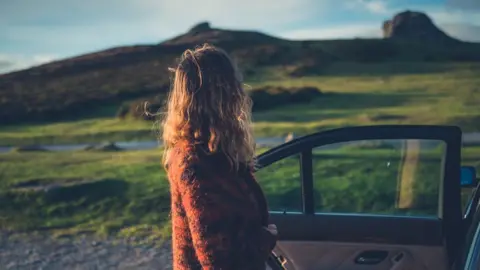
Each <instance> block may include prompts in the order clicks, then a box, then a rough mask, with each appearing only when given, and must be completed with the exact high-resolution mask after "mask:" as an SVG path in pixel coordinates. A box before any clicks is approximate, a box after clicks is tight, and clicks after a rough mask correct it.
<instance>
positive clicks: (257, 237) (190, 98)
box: [163, 45, 276, 270]
mask: <svg viewBox="0 0 480 270" xmlns="http://www.w3.org/2000/svg"><path fill="white" fill-rule="evenodd" d="M250 112H251V100H250V98H249V97H248V95H247V94H246V93H245V91H244V89H243V88H242V83H241V79H240V77H239V73H238V71H237V68H236V67H235V66H234V65H233V63H232V61H231V59H230V58H229V56H228V55H227V54H226V53H225V52H224V51H222V50H220V49H218V48H215V47H213V46H210V45H204V46H203V47H200V48H197V49H195V50H194V51H192V50H187V51H185V52H184V53H183V55H182V57H181V59H180V63H179V65H178V67H177V68H176V70H175V79H174V82H173V89H172V91H171V93H170V97H169V100H168V104H167V114H166V118H165V120H164V123H163V141H164V147H165V156H164V165H165V167H166V169H167V172H168V178H169V181H170V192H171V198H172V199H171V200H172V201H171V208H172V231H173V239H172V244H173V256H174V259H173V264H174V265H173V266H174V269H224V270H229V269H265V262H266V260H267V258H268V256H269V254H270V252H271V251H272V249H273V247H274V246H275V243H276V227H275V225H268V210H267V204H266V200H265V197H264V195H263V192H262V190H261V189H260V186H259V185H258V183H257V182H256V181H255V179H254V176H253V168H254V165H255V164H254V154H255V153H254V152H255V151H254V150H255V141H254V138H253V134H252V129H251V122H250Z"/></svg>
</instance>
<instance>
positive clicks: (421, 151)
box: [312, 139, 445, 217]
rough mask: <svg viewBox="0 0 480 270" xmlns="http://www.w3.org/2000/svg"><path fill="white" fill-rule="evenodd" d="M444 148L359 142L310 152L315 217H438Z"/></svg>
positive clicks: (423, 143)
mask: <svg viewBox="0 0 480 270" xmlns="http://www.w3.org/2000/svg"><path fill="white" fill-rule="evenodd" d="M444 151H445V143H444V142H442V141H435V140H416V139H415V140H413V139H411V140H407V139H398V140H362V141H352V142H348V143H335V144H331V145H328V146H322V147H317V148H314V149H313V151H312V166H313V168H312V171H313V186H314V201H315V213H355V214H381V215H395V216H398V215H400V216H405V215H407V216H431V217H437V216H438V215H439V202H440V199H441V198H440V189H441V188H440V187H441V185H442V177H443V176H442V171H443V158H442V157H443V156H444Z"/></svg>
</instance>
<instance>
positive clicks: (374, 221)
mask: <svg viewBox="0 0 480 270" xmlns="http://www.w3.org/2000/svg"><path fill="white" fill-rule="evenodd" d="M374 140H397V141H394V142H393V143H391V145H389V146H388V147H391V149H394V150H392V151H390V152H392V153H401V155H399V156H398V157H396V159H395V160H393V159H392V156H388V155H385V153H387V152H388V151H387V150H385V151H383V150H382V151H383V152H382V151H381V150H378V151H377V150H375V151H377V152H375V151H373V152H372V151H370V150H365V151H363V152H362V153H370V156H369V158H368V159H367V158H365V160H366V161H365V162H364V163H365V164H366V166H365V168H364V167H362V168H360V169H359V170H358V172H359V173H353V175H363V176H365V175H368V176H370V175H371V176H372V181H370V179H369V178H368V177H363V178H362V179H359V180H358V181H356V179H355V177H353V178H352V173H350V175H349V174H348V173H349V172H350V171H351V172H356V171H352V168H353V167H352V166H354V165H355V164H357V165H358V164H360V165H362V159H363V158H364V157H366V156H355V153H358V151H357V150H355V149H354V148H345V149H343V148H341V147H337V148H338V149H340V150H338V151H339V152H338V151H337V150H335V149H336V146H335V144H338V143H349V142H358V141H367V142H370V141H374ZM402 140H403V141H405V143H403V141H402ZM416 140H422V143H423V144H424V145H426V146H427V148H428V147H430V146H429V144H431V142H430V141H440V142H443V143H444V145H445V147H444V150H442V151H443V154H444V156H442V158H441V160H440V159H438V158H437V159H434V160H433V161H432V160H429V159H431V157H429V156H428V155H426V154H425V155H423V153H419V149H420V148H419V143H418V141H416ZM395 143H396V144H397V145H395ZM460 146H461V131H460V130H459V129H458V128H456V127H443V126H371V127H353V128H343V129H338V130H333V131H328V132H323V133H317V134H313V135H310V136H306V137H302V138H299V139H296V140H293V141H290V142H289V143H286V144H284V145H282V146H280V147H277V148H274V149H271V150H269V151H267V152H265V153H264V154H262V155H260V156H259V158H258V165H259V166H258V167H259V171H258V172H257V175H259V174H260V179H259V182H260V183H261V184H262V178H265V177H262V174H263V176H265V175H266V177H267V178H268V176H269V175H275V177H278V178H279V179H278V180H279V181H281V180H282V179H289V180H292V181H299V183H298V185H297V186H296V187H295V191H294V190H293V188H291V189H288V188H287V187H284V188H283V190H284V192H283V193H281V192H280V193H277V194H275V196H276V197H275V199H270V200H269V204H270V205H273V206H274V207H273V208H274V209H272V210H274V211H272V212H271V213H270V214H271V222H272V223H275V224H277V227H278V230H279V239H280V241H279V243H278V245H277V247H276V249H275V253H277V255H279V256H280V257H282V256H283V257H284V258H286V266H287V269H340V270H344V269H440V270H441V269H447V268H446V267H447V265H451V263H452V261H453V259H454V258H455V256H456V250H458V245H459V243H460V241H461V240H460V238H461V237H462V236H463V232H462V231H461V230H458V228H460V227H459V225H460V224H461V222H462V221H461V212H462V211H461V205H460V182H459V168H460ZM317 147H323V148H322V149H323V150H324V153H323V154H318V153H315V151H314V149H316V148H317ZM362 147H363V146H362ZM427 148H425V149H427ZM430 148H431V149H433V150H432V153H433V152H434V151H436V150H435V149H436V148H434V146H432V147H430ZM430 148H428V149H430ZM325 149H326V150H325ZM331 149H334V151H337V152H338V153H341V155H339V154H338V153H337V152H335V155H332V154H331V153H330V152H329V151H330V150H331ZM351 149H353V150H351ZM379 149H380V148H379ZM405 149H406V150H405ZM420 150H421V149H420ZM332 151H333V150H332ZM356 151H357V152H356ZM429 151H430V150H428V151H427V150H425V151H424V152H425V153H427V152H428V153H430V152H429ZM325 153H327V154H325ZM435 153H436V152H435ZM338 158H343V160H342V159H338ZM337 159H338V160H337ZM315 160H317V161H318V162H324V164H323V165H318V164H316V163H315V162H317V161H315ZM419 160H420V161H419ZM342 162H343V163H342ZM355 162H356V163H355ZM382 162H383V163H382ZM419 162H420V165H422V166H423V168H418V166H419V165H418V164H419ZM429 162H430V163H431V164H430V163H429ZM432 162H433V163H432ZM287 163H288V164H287ZM294 163H298V173H295V172H294V171H293V170H291V169H289V170H287V169H285V168H286V167H285V166H287V167H288V166H292V164H294ZM384 163H385V164H388V165H387V167H388V166H390V164H395V166H391V167H392V168H390V167H388V168H387V169H385V168H380V167H381V166H383V165H382V164H384ZM275 164H277V165H278V164H280V166H279V167H278V168H274V169H270V170H269V167H274V166H271V165H275ZM325 164H326V165H325ZM352 164H353V165H352ZM432 164H435V166H432ZM283 165H284V166H283ZM340 165H341V166H340ZM357 165H355V166H357ZM367 165H368V166H367ZM282 166H283V167H282ZM329 166H330V167H329ZM342 166H343V167H342ZM349 166H350V167H349ZM362 166H363V165H362ZM357 167H358V166H357ZM367 167H368V168H367ZM420 167H421V166H420ZM289 168H290V167H289ZM355 168H356V167H355ZM432 168H435V169H437V168H439V169H441V173H438V175H439V176H440V175H441V179H439V180H438V185H439V187H438V189H437V190H435V189H433V190H434V191H435V192H437V193H438V194H437V193H435V192H433V193H432V192H430V193H431V194H430V193H428V194H427V193H425V194H426V195H432V194H433V195H435V196H437V195H438V203H436V204H432V198H433V197H432V196H433V195H432V196H430V198H429V200H426V199H425V201H427V202H426V203H424V204H423V205H422V196H417V197H415V198H414V199H412V198H409V196H410V195H411V194H410V193H412V192H414V191H415V187H416V186H422V185H423V186H424V187H423V188H424V189H425V185H426V186H427V187H428V186H429V185H427V184H428V183H426V179H423V178H428V177H429V176H430V174H429V173H428V172H429V170H432ZM281 169H284V170H285V173H284V175H281V173H280V172H281ZM357 169H358V168H357ZM325 170H333V171H335V170H337V171H336V172H335V173H333V174H332V173H330V174H328V175H329V176H332V175H333V176H332V177H330V178H332V179H326V178H328V177H325V174H322V172H323V171H325ZM349 170H350V171H349ZM419 170H420V171H422V173H423V174H418V173H417V175H416V176H415V175H414V174H413V173H412V172H415V171H419ZM425 170H426V174H425ZM279 173H280V175H279ZM375 173H377V175H376V174H375ZM375 175H376V178H375V177H373V176H375ZM378 175H380V176H382V177H384V178H385V179H383V178H382V179H378ZM392 175H398V177H397V179H395V181H397V182H398V183H396V182H395V183H393V182H392V183H390V182H388V181H392V179H391V178H392ZM348 177H350V179H346V178H348ZM359 178H361V177H359ZM412 179H413V180H415V181H412ZM347 180H348V181H347ZM424 180H425V181H424ZM274 181H275V179H270V182H269V183H271V182H274ZM362 181H363V182H362ZM360 182H361V185H360V186H358V185H357V187H356V188H357V189H359V190H362V188H363V191H365V190H366V191H365V192H367V191H368V192H370V193H372V194H373V195H371V197H372V198H370V199H371V200H372V201H371V202H368V200H366V201H367V202H365V200H363V199H362V198H363V197H366V196H360V195H362V194H369V193H362V194H360V195H359V194H356V193H355V192H353V193H352V189H355V188H354V186H355V184H358V183H360ZM384 182H385V183H388V185H390V186H389V187H388V188H390V189H389V190H390V193H389V194H390V196H396V197H397V198H396V201H393V200H387V201H389V203H390V204H389V205H385V203H383V204H382V203H378V205H376V204H377V203H376V199H375V198H382V194H381V193H382V192H376V190H375V186H373V188H372V189H370V190H367V189H365V188H364V187H365V186H367V185H370V184H372V183H373V184H372V185H383V186H385V185H386V184H382V183H384ZM417 182H418V183H417ZM424 182H425V183H424ZM265 183H266V182H265ZM285 185H286V184H284V186H285ZM335 185H337V186H335ZM338 185H344V187H343V188H344V189H339V188H338ZM345 185H346V186H345ZM348 185H350V186H348ZM394 185H397V186H398V187H397V186H394ZM395 188H396V190H397V191H398V192H397V193H398V194H394V192H393V191H392V190H393V189H395ZM265 189H266V190H267V192H266V193H267V197H269V196H268V195H269V190H268V183H267V184H265ZM276 189H278V187H276ZM270 190H275V189H274V188H271V189H270ZM412 190H413V191H412ZM425 190H426V189H425ZM354 191H355V190H354ZM363 191H362V192H363ZM457 191H458V192H457ZM322 192H323V193H322ZM357 193H358V192H357ZM343 194H346V195H345V196H344V197H346V198H342V196H343ZM347 194H350V195H347ZM392 194H394V195H392ZM405 194H407V195H405ZM409 194H410V195H409ZM367 197H368V196H367ZM427 197H428V196H427ZM270 198H274V197H273V196H270ZM399 198H400V199H399ZM343 199H344V200H345V202H344V203H343V204H337V205H335V201H336V200H343ZM279 201H283V202H285V205H286V207H284V208H282V207H283V206H282V205H278V207H277V205H275V204H278V202H279ZM332 202H333V203H332ZM348 202H352V203H351V204H349V203H348ZM371 205H373V206H371ZM425 205H426V206H428V207H430V208H428V209H426V208H425ZM370 206H371V207H370ZM422 207H423V208H422ZM434 207H438V211H437V208H434ZM371 209H374V210H375V209H377V210H378V211H377V210H375V211H377V212H379V213H380V214H378V213H376V212H375V211H373V210H372V211H370V210H371ZM427 210H428V211H427ZM389 211H390V212H389ZM429 211H430V212H429ZM433 212H435V216H434V215H432V213H433ZM437 212H438V215H437ZM382 213H386V214H382ZM392 213H394V214H392ZM372 250H373V251H379V253H378V254H386V257H385V258H384V259H383V260H381V262H378V263H376V264H374V265H367V264H359V263H355V256H357V255H358V254H360V253H362V252H366V251H367V253H366V254H370V253H368V251H372ZM382 252H383V253H382ZM372 254H376V253H372ZM399 254H403V255H399ZM396 256H401V258H400V259H399V260H398V261H395V260H394V258H397V257H396Z"/></svg>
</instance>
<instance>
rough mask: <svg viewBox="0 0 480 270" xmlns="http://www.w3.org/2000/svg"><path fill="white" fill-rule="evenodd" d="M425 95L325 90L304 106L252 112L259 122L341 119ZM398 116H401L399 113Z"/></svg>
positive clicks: (416, 92) (404, 103) (425, 97)
mask: <svg viewBox="0 0 480 270" xmlns="http://www.w3.org/2000/svg"><path fill="white" fill-rule="evenodd" d="M428 98H431V96H430V95H428V94H425V93H423V92H422V90H420V89H418V90H416V89H414V90H411V91H408V92H401V93H353V92H351V93H326V94H324V95H323V96H321V97H319V98H316V99H315V100H314V101H312V102H311V103H309V104H306V105H303V106H295V105H294V106H292V107H291V108H288V109H287V108H283V109H276V110H274V111H271V112H265V113H262V112H259V113H258V114H256V115H254V120H255V121H260V122H263V121H269V122H310V121H315V120H322V119H326V118H342V117H345V116H348V115H357V114H359V113H361V112H359V111H362V110H366V109H381V108H389V107H400V106H404V105H406V104H408V103H410V102H411V101H414V100H418V99H421V100H425V99H428ZM293 108H295V109H293ZM331 110H337V111H338V112H332V111H331ZM397 117H398V118H400V116H397ZM402 119H403V118H402Z"/></svg>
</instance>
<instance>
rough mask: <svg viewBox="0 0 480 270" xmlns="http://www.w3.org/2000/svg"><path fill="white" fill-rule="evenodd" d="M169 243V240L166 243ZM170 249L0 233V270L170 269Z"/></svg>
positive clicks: (112, 241) (168, 246)
mask: <svg viewBox="0 0 480 270" xmlns="http://www.w3.org/2000/svg"><path fill="white" fill-rule="evenodd" d="M167 242H168V241H167ZM171 261H172V259H171V248H170V245H169V244H168V243H166V244H165V245H163V246H162V247H160V248H159V247H154V246H152V245H134V244H132V243H130V241H128V240H125V239H123V240H118V239H116V240H115V239H103V240H100V239H97V238H95V237H93V236H82V237H78V238H76V239H62V240H59V239H57V240H55V239H52V238H49V237H46V236H29V237H25V236H24V237H18V236H9V235H7V234H5V233H0V269H2V270H3V269H5V270H14V269H15V270H16V269H19V270H20V269H21V270H24V269H25V270H26V269H28V270H33V269H35V270H36V269H42V270H57V269H58V270H67V269H68V270H77V269H78V270H80V269H81V270H106V269H138V270H147V269H156V270H164V269H172V268H171Z"/></svg>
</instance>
